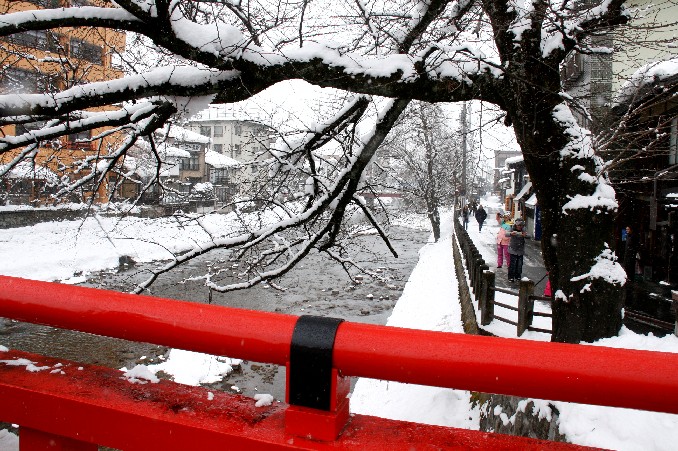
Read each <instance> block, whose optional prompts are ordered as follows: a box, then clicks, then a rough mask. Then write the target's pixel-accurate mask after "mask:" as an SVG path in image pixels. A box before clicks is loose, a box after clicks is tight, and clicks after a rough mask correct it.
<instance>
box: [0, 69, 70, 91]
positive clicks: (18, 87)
mask: <svg viewBox="0 0 678 451" xmlns="http://www.w3.org/2000/svg"><path fill="white" fill-rule="evenodd" d="M58 84H59V78H58V77H57V76H56V75H50V74H40V73H37V72H31V71H28V70H23V69H16V68H13V67H9V68H7V69H5V70H3V71H2V72H0V93H3V94H26V93H34V94H36V93H50V92H56V91H57V87H58Z"/></svg>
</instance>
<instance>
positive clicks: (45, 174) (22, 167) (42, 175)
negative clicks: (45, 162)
mask: <svg viewBox="0 0 678 451" xmlns="http://www.w3.org/2000/svg"><path fill="white" fill-rule="evenodd" d="M6 168H7V165H0V172H2V171H4V170H5V169H6ZM6 177H8V178H10V179H36V180H46V181H47V182H49V183H58V182H59V176H58V175H56V174H55V173H54V172H52V171H51V170H49V169H47V168H45V167H42V166H35V165H34V164H32V163H30V162H28V161H21V162H19V163H17V164H16V166H14V167H13V168H12V169H11V170H10V171H9V172H8V173H7V174H6Z"/></svg>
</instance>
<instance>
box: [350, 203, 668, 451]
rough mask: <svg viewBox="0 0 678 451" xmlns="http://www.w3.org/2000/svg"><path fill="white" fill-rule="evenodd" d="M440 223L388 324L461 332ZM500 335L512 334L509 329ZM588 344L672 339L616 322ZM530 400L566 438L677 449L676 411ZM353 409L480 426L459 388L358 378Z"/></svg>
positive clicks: (646, 345) (653, 347)
mask: <svg viewBox="0 0 678 451" xmlns="http://www.w3.org/2000/svg"><path fill="white" fill-rule="evenodd" d="M483 205H485V204H483ZM443 225H444V229H443V232H442V237H441V239H440V241H439V242H438V243H429V244H428V245H426V246H425V247H424V248H423V249H422V250H421V251H420V254H421V257H420V261H419V264H418V265H417V267H416V268H415V270H414V271H413V273H412V276H411V277H410V280H409V281H408V283H407V285H406V286H405V290H404V292H403V295H402V297H401V298H400V300H399V301H398V304H397V305H396V307H395V309H394V311H393V315H392V316H391V318H390V319H389V320H388V322H387V325H389V326H397V327H409V328H415V329H430V330H445V331H450V332H459V333H463V329H462V327H461V320H460V318H461V308H460V306H459V300H458V284H457V280H456V276H455V272H454V262H453V257H452V250H451V248H450V247H451V245H452V241H451V240H452V238H451V235H452V230H451V229H452V223H451V218H449V217H446V218H445V219H443ZM476 230H477V228H476ZM483 235H485V233H484V232H483ZM489 235H490V234H489V233H488V236H489ZM492 236H493V235H492ZM486 259H487V258H486ZM488 261H492V260H488ZM507 326H508V325H507ZM535 334H537V333H535V332H528V333H526V334H525V335H524V336H523V337H531V338H532V339H541V340H543V339H545V338H544V337H543V335H545V334H538V335H540V337H535V336H534V335H535ZM506 336H510V337H513V338H515V328H512V330H511V331H510V333H509V334H507V335H506ZM587 345H589V344H587ZM590 346H609V347H615V348H627V349H641V350H648V351H658V352H674V353H676V352H678V337H676V336H674V335H670V336H667V337H663V338H659V337H655V336H652V335H649V336H645V335H638V334H636V333H634V332H631V331H630V330H628V329H626V328H622V330H621V331H620V335H619V336H618V337H613V338H609V339H605V340H600V341H598V342H597V343H594V344H592V345H590ZM533 401H534V404H535V410H534V414H535V415H545V416H550V415H551V414H552V413H553V409H552V407H555V408H556V409H557V410H558V412H559V418H560V422H559V428H560V432H561V433H562V434H565V435H566V436H567V437H568V439H569V440H570V441H571V442H572V443H576V444H580V445H586V446H593V447H603V448H608V449H616V450H624V451H626V450H628V451H641V450H642V451H650V450H657V451H669V450H673V449H676V445H675V444H676V443H678V415H672V414H666V413H657V412H647V411H641V410H633V409H621V408H613V407H601V406H591V405H585V404H574V403H566V402H560V401H546V400H539V399H534V400H533ZM351 409H352V411H353V412H355V413H361V414H366V415H375V416H380V417H384V418H391V419H398V420H406V421H416V422H421V423H427V424H436V425H445V426H453V427H459V428H467V429H474V430H477V429H479V415H480V414H479V410H478V409H477V408H472V406H471V403H470V393H469V392H468V391H463V390H451V389H442V388H435V387H423V386H417V385H408V384H400V383H396V382H385V381H376V380H372V379H364V378H362V379H360V380H359V381H358V383H357V384H356V387H355V390H354V393H353V395H352V398H351ZM510 421H515V418H508V417H507V418H506V424H508V422H510ZM423 440H425V438H423Z"/></svg>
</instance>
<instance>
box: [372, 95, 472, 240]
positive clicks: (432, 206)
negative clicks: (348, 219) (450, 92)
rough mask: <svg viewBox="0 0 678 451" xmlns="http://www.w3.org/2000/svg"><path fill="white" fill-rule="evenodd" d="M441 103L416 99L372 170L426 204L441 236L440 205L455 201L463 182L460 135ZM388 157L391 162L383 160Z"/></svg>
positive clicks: (390, 185) (382, 181) (416, 203)
mask: <svg viewBox="0 0 678 451" xmlns="http://www.w3.org/2000/svg"><path fill="white" fill-rule="evenodd" d="M450 123H451V121H450V119H449V118H448V117H446V115H445V114H444V112H443V111H442V108H441V107H440V106H439V105H432V104H427V103H422V102H414V103H412V104H411V105H410V107H409V108H408V109H407V110H406V111H405V112H404V113H403V115H402V116H401V117H400V120H399V122H398V124H396V126H395V127H394V128H393V130H392V131H391V134H390V135H389V137H388V138H387V140H386V141H385V142H384V144H383V145H382V150H381V151H380V152H381V155H380V156H379V157H378V159H377V164H375V168H374V170H373V171H372V173H373V174H374V176H375V178H377V179H378V180H379V183H380V184H381V185H385V186H386V187H387V188H390V189H392V190H397V191H399V192H401V193H403V194H405V195H406V200H407V202H409V203H411V204H413V205H412V206H413V207H414V208H415V209H416V210H418V209H419V208H418V207H419V205H421V204H423V206H424V209H425V211H426V215H427V216H428V218H429V221H430V222H431V228H432V230H433V238H434V239H435V241H438V239H439V238H440V208H441V207H444V206H451V205H452V204H453V200H454V195H455V190H456V188H457V186H458V185H459V175H460V174H459V173H460V170H461V164H460V162H461V156H460V153H461V149H460V147H459V144H458V141H459V139H458V135H455V134H454V133H452V131H451V130H449V129H448V128H447V127H449V126H450V125H451V124H450ZM384 159H388V160H390V161H389V164H388V165H386V164H379V163H380V162H382V161H383V160H384Z"/></svg>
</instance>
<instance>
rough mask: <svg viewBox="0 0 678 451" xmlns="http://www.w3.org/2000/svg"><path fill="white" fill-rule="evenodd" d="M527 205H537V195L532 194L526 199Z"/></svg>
mask: <svg viewBox="0 0 678 451" xmlns="http://www.w3.org/2000/svg"><path fill="white" fill-rule="evenodd" d="M525 205H527V206H528V207H535V206H536V205H537V195H536V194H533V195H531V196H530V198H529V199H527V200H526V201H525Z"/></svg>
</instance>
